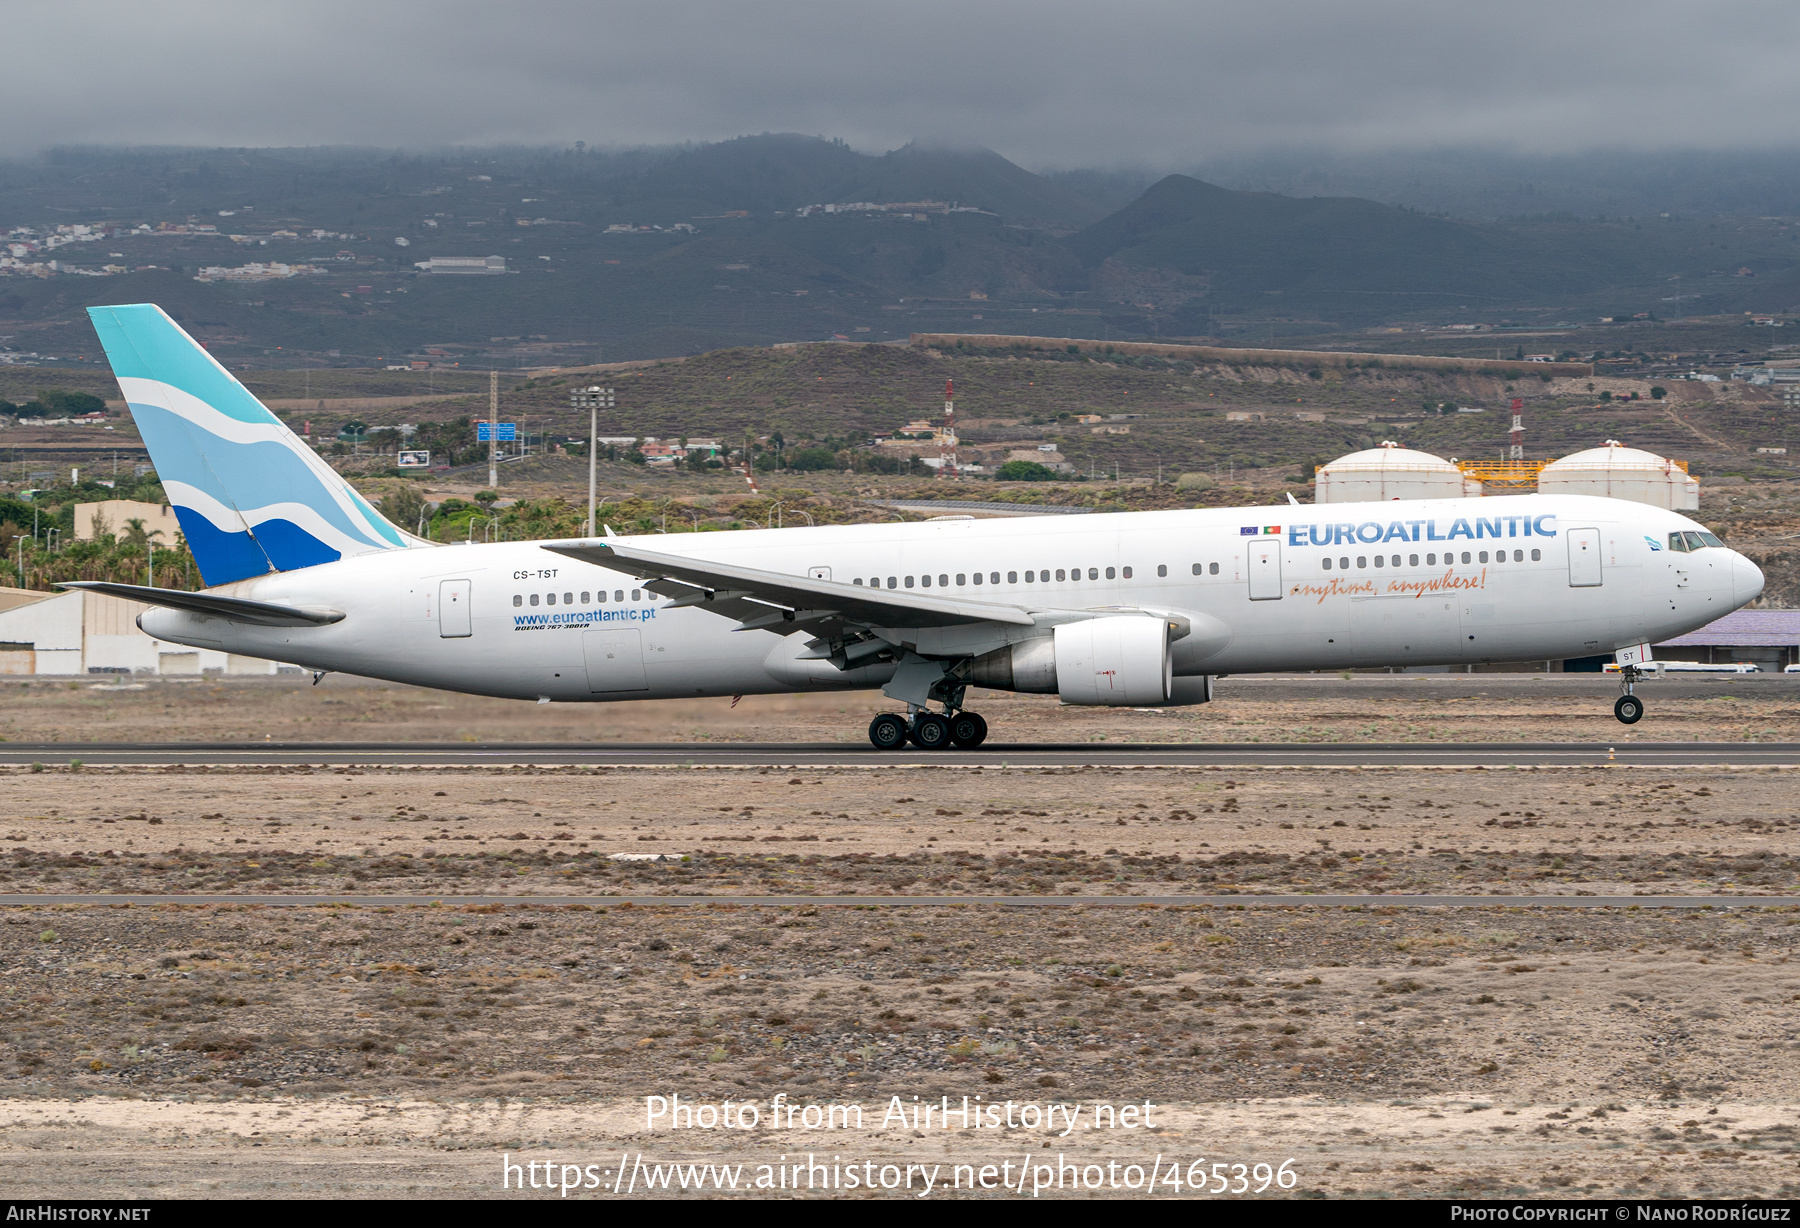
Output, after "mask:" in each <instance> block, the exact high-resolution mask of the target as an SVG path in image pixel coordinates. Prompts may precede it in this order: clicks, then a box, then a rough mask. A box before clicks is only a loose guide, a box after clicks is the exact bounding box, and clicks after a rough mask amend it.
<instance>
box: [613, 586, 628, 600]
mask: <svg viewBox="0 0 1800 1228" xmlns="http://www.w3.org/2000/svg"><path fill="white" fill-rule="evenodd" d="M613 600H614V601H623V600H625V590H624V589H622V588H615V589H614V590H613Z"/></svg>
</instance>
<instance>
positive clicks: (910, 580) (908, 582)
mask: <svg viewBox="0 0 1800 1228" xmlns="http://www.w3.org/2000/svg"><path fill="white" fill-rule="evenodd" d="M912 581H913V578H912V577H911V576H908V577H906V587H907V588H911V587H912Z"/></svg>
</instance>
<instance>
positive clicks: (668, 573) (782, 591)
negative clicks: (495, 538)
mask: <svg viewBox="0 0 1800 1228" xmlns="http://www.w3.org/2000/svg"><path fill="white" fill-rule="evenodd" d="M541 544H542V545H543V548H544V549H546V550H549V551H551V552H552V553H555V554H560V555H563V556H565V557H567V558H572V559H578V560H580V561H581V562H583V563H592V564H594V565H596V566H599V567H605V568H608V569H610V570H613V571H622V572H625V573H626V574H628V575H634V576H638V577H640V578H642V579H646V580H652V581H655V580H661V579H670V580H677V581H680V582H681V583H682V584H686V585H689V586H691V587H694V588H700V589H705V590H707V591H710V592H714V593H719V594H729V597H728V599H727V600H728V601H729V602H730V603H731V611H730V613H728V614H726V610H725V609H720V610H719V612H720V613H721V614H726V616H727V617H733V618H742V617H743V615H742V613H741V611H742V610H743V608H744V605H745V604H747V603H749V602H751V601H755V602H763V603H767V604H768V605H775V606H781V607H783V608H784V609H786V610H789V611H804V612H805V617H806V619H807V620H808V621H818V620H819V619H820V618H821V617H828V616H829V615H830V614H833V613H835V614H836V615H838V616H839V617H841V618H843V619H845V620H846V621H849V622H855V623H863V624H868V625H872V626H881V627H946V626H954V625H956V624H959V623H980V622H990V623H1005V624H1008V625H1011V626H1017V627H1029V626H1032V625H1034V624H1035V623H1036V621H1037V620H1036V619H1034V618H1033V617H1032V615H1031V614H1030V612H1028V611H1027V610H1025V609H1023V608H1021V607H1019V606H1016V605H1001V604H999V603H998V602H988V601H967V600H964V599H962V598H960V597H937V596H932V595H929V594H926V593H921V592H918V591H916V590H906V591H897V590H893V589H877V588H864V587H862V586H861V585H855V584H843V583H840V582H838V581H835V580H815V579H813V578H811V577H810V576H792V575H787V574H785V573H782V572H778V571H765V570H763V569H761V568H758V567H741V566H738V565H736V564H733V563H721V562H717V561H715V560H710V559H693V558H687V557H685V556H683V555H679V554H664V553H662V552H661V551H657V550H645V549H643V548H642V547H640V546H635V545H631V544H629V543H626V542H621V541H605V542H598V541H592V540H583V541H565V542H545V543H541ZM684 595H685V594H684ZM692 604H695V605H699V606H701V608H711V607H709V606H707V605H706V603H705V602H704V601H698V602H693V603H692ZM755 621H757V622H759V623H760V622H761V618H760V617H758V618H757V619H756V620H755ZM777 621H789V620H787V619H786V618H785V616H780V617H778V619H777Z"/></svg>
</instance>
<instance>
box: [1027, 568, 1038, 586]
mask: <svg viewBox="0 0 1800 1228" xmlns="http://www.w3.org/2000/svg"><path fill="white" fill-rule="evenodd" d="M1036 575H1037V572H1035V571H1028V572H1026V573H1025V583H1027V584H1030V583H1031V582H1032V580H1033V578H1034V577H1036Z"/></svg>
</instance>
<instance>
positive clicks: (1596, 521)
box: [65, 304, 1763, 749]
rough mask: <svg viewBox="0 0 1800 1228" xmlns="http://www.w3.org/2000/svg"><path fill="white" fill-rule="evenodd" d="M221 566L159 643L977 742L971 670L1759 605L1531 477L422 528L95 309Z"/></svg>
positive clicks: (1350, 650)
mask: <svg viewBox="0 0 1800 1228" xmlns="http://www.w3.org/2000/svg"><path fill="white" fill-rule="evenodd" d="M89 314H90V316H91V317H92V319H93V322H94V325H95V327H96V329H97V330H98V332H99V334H100V340H101V342H102V344H103V345H104V346H105V348H106V354H107V358H108V359H109V360H110V362H111V363H112V368H113V373H114V374H115V376H117V378H118V381H119V387H120V390H121V391H122V392H123V393H124V396H125V400H126V402H127V403H128V404H129V405H130V407H131V413H132V416H133V417H134V418H135V419H136V422H137V425H138V429H139V431H140V432H142V434H143V438H144V443H145V445H146V446H147V447H148V448H149V450H150V455H151V459H152V460H153V461H154V462H155V464H156V471H157V474H158V475H159V476H160V477H161V479H162V483H163V489H164V490H165V491H166V492H167V494H168V497H169V499H170V501H171V502H172V503H173V505H174V507H175V510H176V515H177V516H178V517H179V519H180V522H181V526H182V531H183V534H184V536H185V537H186V539H187V543H188V546H189V548H190V549H191V550H192V551H193V554H194V558H195V561H196V562H197V563H198V564H199V567H200V573H201V576H202V578H203V579H204V581H205V582H206V584H207V588H206V589H205V590H203V591H201V592H197V593H190V592H178V591H174V590H168V589H157V588H148V587H143V586H139V585H131V584H110V583H70V584H68V585H66V586H65V587H70V588H87V589H93V590H96V591H100V592H107V593H113V594H116V595H118V596H121V597H127V598H131V599H133V600H137V601H142V602H147V603H149V604H150V605H152V606H153V607H155V608H153V609H151V610H148V611H146V612H145V613H144V614H143V615H142V616H141V617H140V618H139V619H138V625H139V626H140V627H142V629H143V630H144V631H145V632H146V633H148V634H149V635H152V636H154V637H156V638H157V639H162V640H169V641H173V642H175V643H178V644H187V645H191V646H196V647H206V648H216V649H222V650H224V651H227V652H233V653H239V654H242V655H245V656H253V657H263V658H268V659H272V660H278V661H287V662H293V663H296V664H299V665H303V666H306V667H307V668H309V669H312V670H316V671H320V672H344V673H352V674H361V675H364V676H367V677H372V678H383V679H388V680H391V681H395V682H404V683H412V684H415V685H419V686H427V687H438V688H442V689H445V690H452V691H464V692H469V693H472V694H479V695H497V696H502V697H507V698H514V699H530V700H537V701H539V702H550V701H564V702H568V701H589V702H594V701H599V702H614V701H620V700H630V699H673V698H678V697H690V696H707V695H716V696H723V695H750V694H758V693H772V692H793V691H806V690H813V689H818V690H829V689H840V690H853V689H872V688H877V687H879V688H880V689H881V690H882V692H883V694H885V695H886V696H888V697H889V698H890V699H892V700H894V701H896V703H897V704H902V705H904V706H905V709H906V713H907V715H906V716H904V717H903V716H901V715H900V714H899V713H898V712H888V713H883V714H881V715H879V716H877V717H876V718H875V719H874V721H873V722H872V723H871V724H870V726H869V740H870V741H871V742H872V743H873V744H874V745H875V746H876V747H877V748H879V749H895V748H899V747H903V746H904V745H906V744H907V743H908V742H910V743H912V744H913V745H916V746H918V747H920V748H923V749H933V748H941V747H949V746H961V747H973V746H977V745H979V744H980V743H981V741H982V740H983V738H984V737H985V736H986V733H987V724H986V722H985V721H983V720H982V718H981V717H980V716H979V715H977V714H976V713H975V712H973V711H971V710H970V709H969V708H968V707H966V706H965V701H966V700H967V699H968V697H969V694H970V692H971V690H974V689H979V688H983V687H985V688H989V689H994V690H1003V691H1030V692H1038V693H1044V694H1055V695H1058V696H1060V697H1061V698H1062V700H1063V701H1064V702H1065V703H1070V704H1098V705H1117V706H1130V707H1157V706H1162V705H1180V704H1196V703H1205V702H1207V701H1208V700H1210V699H1211V698H1212V694H1213V687H1212V683H1213V679H1214V678H1216V677H1222V676H1224V675H1227V674H1236V673H1246V672H1263V671H1289V670H1335V669H1349V668H1360V667H1367V666H1406V665H1458V664H1467V663H1487V662H1496V661H1542V660H1547V659H1556V658H1565V657H1578V656H1591V655H1594V654H1602V653H1616V654H1617V658H1618V660H1619V661H1620V663H1621V664H1622V666H1623V667H1624V669H1623V672H1624V675H1625V677H1624V682H1623V688H1622V689H1623V691H1624V694H1622V695H1621V697H1620V698H1619V700H1618V703H1617V704H1616V706H1615V712H1616V714H1617V716H1618V718H1619V719H1620V720H1621V721H1624V722H1626V723H1627V724H1629V723H1633V722H1635V721H1636V720H1638V718H1639V717H1640V716H1642V714H1643V704H1642V701H1641V700H1640V699H1638V698H1637V697H1636V695H1635V694H1633V683H1634V682H1635V680H1636V679H1637V677H1638V666H1639V665H1641V664H1642V662H1643V661H1644V660H1645V659H1646V658H1647V656H1648V650H1647V644H1648V643H1650V642H1653V641H1657V640H1662V639H1667V638H1670V637H1673V636H1677V635H1681V634H1683V633H1685V632H1689V631H1692V630H1695V629H1696V628H1698V627H1702V626H1704V625H1706V624H1707V623H1710V622H1712V621H1713V620H1714V619H1716V618H1719V617H1720V616H1722V615H1724V614H1727V613H1729V612H1730V611H1732V610H1735V609H1737V608H1738V607H1739V606H1742V605H1744V604H1745V603H1747V602H1749V601H1751V600H1752V599H1754V598H1755V597H1756V596H1757V595H1758V594H1759V593H1761V592H1762V588H1763V574H1762V572H1761V571H1760V570H1759V569H1758V568H1757V567H1756V565H1755V564H1754V563H1752V562H1750V560H1749V559H1746V558H1745V557H1744V556H1743V555H1741V554H1739V553H1738V552H1737V551H1735V550H1731V549H1729V548H1727V547H1726V546H1725V545H1724V544H1723V543H1721V542H1720V541H1719V539H1718V538H1716V537H1714V536H1713V535H1712V534H1711V533H1709V532H1708V531H1707V530H1706V529H1705V527H1703V526H1702V525H1699V524H1696V523H1695V522H1694V521H1692V520H1689V519H1688V518H1687V517H1685V516H1681V515H1678V514H1676V513H1674V512H1668V511H1663V510H1661V509H1658V508H1652V507H1646V506H1644V505H1642V504H1638V503H1628V502H1623V501H1620V500H1614V499H1600V498H1589V497H1578V496H1551V495H1522V496H1514V497H1504V498H1488V499H1443V500H1418V501H1393V502H1387V503H1360V504H1330V505H1324V506H1289V507H1276V508H1271V507H1258V508H1246V509H1208V510H1202V511H1172V512H1134V513H1122V514H1117V515H1096V516H1085V517H1081V518H1080V519H1064V518H1062V517H1054V518H1044V519H1004V520H942V521H927V522H924V523H913V524H882V525H855V526H826V527H820V528H806V529H781V530H774V531H747V532H736V533H708V534H699V533H685V534H679V535H672V536H669V535H657V536H644V537H638V536H629V537H620V536H615V535H613V534H612V533H611V531H610V530H608V532H607V534H606V535H605V536H604V537H601V538H595V539H575V540H565V541H540V542H509V543H499V544H491V545H489V544H480V545H477V544H467V545H458V544H452V545H438V544H435V543H432V542H428V541H424V540H422V539H420V538H417V537H414V536H413V535H411V534H409V533H407V532H405V531H404V530H402V529H400V528H398V527H396V526H394V525H392V524H390V523H389V522H388V521H386V520H385V519H383V518H382V516H381V515H380V514H379V513H377V512H376V511H375V509H374V508H372V507H371V506H370V505H369V504H368V503H367V502H366V501H364V500H363V499H362V498H361V496H359V495H358V494H357V493H356V492H355V490H353V489H352V488H351V487H350V485H349V484H348V483H347V482H345V481H344V480H343V479H342V478H341V477H339V476H338V474H337V473H336V472H334V471H333V470H332V469H331V468H330V467H329V466H328V465H327V464H326V463H325V462H324V461H323V460H321V459H320V458H319V457H318V456H317V455H316V454H315V453H314V452H313V451H312V450H311V449H310V448H308V447H307V445H306V444H305V443H303V442H302V441H301V440H300V439H299V438H298V437H296V436H295V435H294V433H293V432H292V431H290V430H288V428H287V427H286V426H284V425H282V423H281V422H280V421H279V420H278V419H277V418H276V417H275V415H274V414H272V413H270V412H269V410H268V409H267V408H266V407H264V406H263V405H262V403H261V402H259V401H258V400H257V399H256V398H255V397H254V396H252V395H251V394H250V392H249V391H248V390H247V389H245V388H244V387H243V385H242V384H240V383H239V382H238V381H237V380H236V379H235V378H233V377H232V375H231V374H230V373H229V372H228V371H226V370H225V368H224V367H223V366H221V365H219V363H217V362H216V361H214V360H213V358H212V357H211V356H210V355H209V354H207V353H206V351H205V350H204V349H202V348H201V347H200V346H199V345H197V344H196V343H195V342H194V341H193V339H192V338H191V337H189V336H188V335H187V334H186V333H185V332H183V331H182V330H181V328H180V327H178V326H177V325H176V324H175V322H174V321H172V320H171V319H169V317H168V316H167V315H165V314H164V313H163V312H162V310H161V309H160V308H158V307H156V306H154V305H150V304H137V305H132V306H119V307H96V308H91V309H90V310H89Z"/></svg>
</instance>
